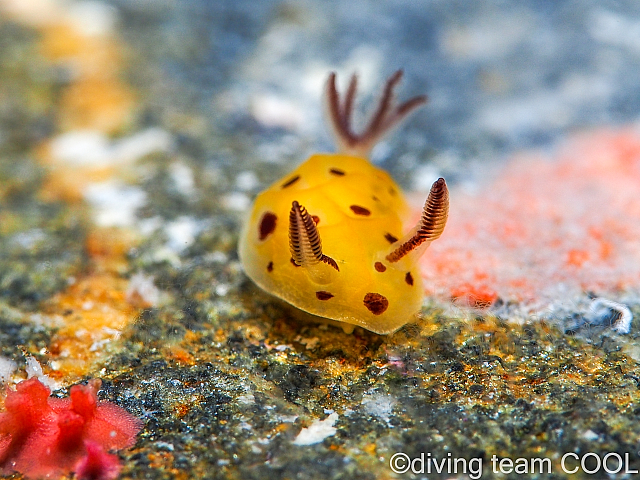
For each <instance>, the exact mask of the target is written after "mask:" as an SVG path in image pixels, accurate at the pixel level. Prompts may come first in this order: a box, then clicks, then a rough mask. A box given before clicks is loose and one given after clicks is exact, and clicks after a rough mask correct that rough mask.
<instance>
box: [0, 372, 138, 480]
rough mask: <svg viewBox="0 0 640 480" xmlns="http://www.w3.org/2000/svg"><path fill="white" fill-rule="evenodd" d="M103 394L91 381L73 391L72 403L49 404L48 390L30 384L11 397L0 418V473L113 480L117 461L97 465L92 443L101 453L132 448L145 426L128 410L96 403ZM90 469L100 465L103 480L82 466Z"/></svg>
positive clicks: (66, 400)
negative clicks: (89, 473)
mask: <svg viewBox="0 0 640 480" xmlns="http://www.w3.org/2000/svg"><path fill="white" fill-rule="evenodd" d="M99 388H100V380H91V381H89V384H88V385H75V386H73V387H71V390H70V396H69V398H64V399H58V398H49V393H50V390H49V388H47V387H46V386H45V385H43V384H42V383H41V382H40V381H39V380H38V379H36V378H32V379H29V380H24V381H22V382H20V383H19V384H18V385H17V386H16V391H9V392H7V396H6V399H5V402H4V404H5V412H3V413H2V414H0V472H1V473H3V474H10V473H12V472H14V471H16V472H20V473H22V474H23V475H25V476H26V477H45V476H48V477H59V476H62V475H68V474H69V473H71V472H74V471H75V472H76V473H77V476H78V478H86V479H88V478H91V479H96V478H102V479H112V478H115V475H114V474H113V473H109V472H113V471H115V472H116V475H117V471H116V470H115V467H114V465H116V467H117V459H116V460H114V458H113V456H112V457H111V458H106V459H105V457H101V458H102V460H100V461H99V462H98V463H97V464H96V461H97V457H96V451H95V448H94V447H92V446H91V443H93V444H95V445H97V446H98V447H99V448H101V449H103V452H104V451H106V450H111V449H120V448H125V447H129V446H131V445H132V444H133V443H134V441H135V437H136V435H137V433H138V432H139V431H140V428H141V426H142V424H141V422H140V421H139V420H138V419H136V418H135V417H133V416H132V415H130V414H129V413H128V412H126V411H125V410H124V409H122V408H120V407H118V406H116V405H113V404H111V403H109V402H100V401H98V396H97V392H98V389H99ZM96 448H97V447H96ZM92 449H93V450H92ZM104 455H107V454H106V453H105V454H104ZM114 462H115V463H114ZM89 464H91V465H102V466H103V467H104V469H103V470H101V471H100V472H98V473H101V475H102V476H97V474H95V475H93V474H92V475H91V476H87V475H88V474H87V473H86V472H88V470H86V469H83V465H89ZM78 468H79V469H80V470H77V469H78ZM92 471H94V470H92ZM83 472H84V473H83Z"/></svg>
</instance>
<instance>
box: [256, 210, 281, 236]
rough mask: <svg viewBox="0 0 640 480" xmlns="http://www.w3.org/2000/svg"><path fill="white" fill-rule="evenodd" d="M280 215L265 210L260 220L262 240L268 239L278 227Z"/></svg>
mask: <svg viewBox="0 0 640 480" xmlns="http://www.w3.org/2000/svg"><path fill="white" fill-rule="evenodd" d="M277 221H278V217H277V216H276V214H275V213H271V212H265V213H264V215H262V220H260V226H259V228H258V231H259V234H260V240H264V239H266V238H267V237H268V236H269V235H271V234H272V233H273V231H274V230H275V229H276V222H277Z"/></svg>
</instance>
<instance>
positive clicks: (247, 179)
mask: <svg viewBox="0 0 640 480" xmlns="http://www.w3.org/2000/svg"><path fill="white" fill-rule="evenodd" d="M258 185H260V181H259V180H258V177H257V176H256V174H255V173H254V172H252V171H251V170H246V171H244V172H240V173H239V174H238V176H237V177H236V187H238V188H239V189H240V190H242V191H243V192H247V191H249V190H253V189H254V188H256V187H257V186H258Z"/></svg>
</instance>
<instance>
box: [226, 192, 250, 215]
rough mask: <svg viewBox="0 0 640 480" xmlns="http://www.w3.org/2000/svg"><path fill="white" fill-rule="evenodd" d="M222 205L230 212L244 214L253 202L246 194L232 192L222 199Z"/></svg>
mask: <svg viewBox="0 0 640 480" xmlns="http://www.w3.org/2000/svg"><path fill="white" fill-rule="evenodd" d="M222 203H223V204H224V206H225V207H226V208H228V209H229V210H234V211H236V212H244V211H245V210H247V209H248V208H249V204H250V203H251V200H249V197H247V196H246V195H245V194H244V193H240V192H232V193H230V194H228V195H225V196H224V197H223V198H222Z"/></svg>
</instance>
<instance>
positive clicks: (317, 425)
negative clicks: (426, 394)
mask: <svg viewBox="0 0 640 480" xmlns="http://www.w3.org/2000/svg"><path fill="white" fill-rule="evenodd" d="M337 421H338V414H337V413H335V412H334V413H332V414H331V415H329V416H328V417H327V418H325V419H324V420H314V421H313V423H312V424H311V425H309V426H308V427H307V428H303V429H302V430H300V433H299V434H298V436H297V437H296V438H295V440H294V441H293V444H294V445H299V446H307V445H315V444H316V443H320V442H321V441H323V440H324V439H325V438H327V437H331V436H333V435H335V434H336V431H337V429H336V428H335V427H334V425H335V423H336V422H337Z"/></svg>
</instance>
